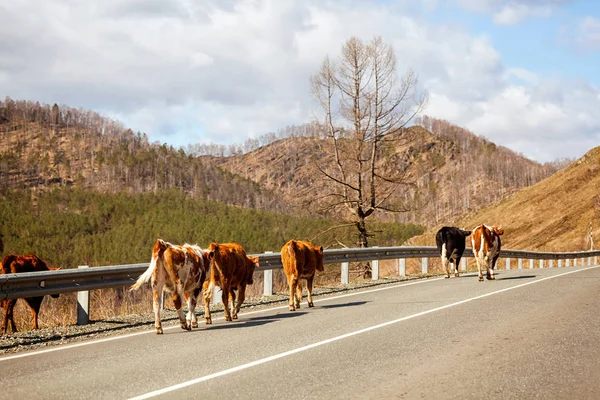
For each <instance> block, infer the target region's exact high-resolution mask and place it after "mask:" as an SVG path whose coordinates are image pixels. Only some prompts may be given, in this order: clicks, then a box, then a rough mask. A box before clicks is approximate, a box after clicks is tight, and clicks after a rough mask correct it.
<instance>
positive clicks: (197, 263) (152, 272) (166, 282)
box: [130, 239, 210, 334]
mask: <svg viewBox="0 0 600 400" xmlns="http://www.w3.org/2000/svg"><path fill="white" fill-rule="evenodd" d="M209 268H210V263H209V261H208V253H207V252H205V251H203V250H202V249H201V248H200V247H198V246H195V245H190V244H187V243H186V244H184V245H183V246H178V245H174V244H171V243H169V242H165V241H164V240H162V239H158V240H157V241H156V243H155V244H154V247H153V248H152V259H151V261H150V266H149V267H148V269H147V270H146V272H144V273H143V274H142V275H140V277H139V278H138V280H137V282H136V283H135V284H134V285H133V286H131V289H130V290H136V289H139V288H140V286H142V285H143V284H144V283H146V282H148V281H149V280H150V279H152V281H151V285H152V291H153V298H154V301H153V306H154V317H155V321H154V325H155V327H156V333H157V334H162V333H163V329H162V325H161V322H160V310H161V309H162V306H163V305H162V301H163V296H162V293H163V290H166V291H167V292H170V293H173V304H174V305H175V308H176V309H177V314H178V315H179V323H180V326H181V328H182V329H185V330H188V331H189V330H191V329H192V328H197V327H198V320H197V319H196V312H195V309H196V304H197V302H198V295H199V294H200V293H201V292H202V286H203V284H204V280H205V279H206V277H207V275H208V273H209ZM182 297H184V298H185V300H186V302H187V306H188V313H187V318H186V317H185V315H184V313H183V310H182V309H181V298H182Z"/></svg>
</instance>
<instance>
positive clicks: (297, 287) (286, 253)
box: [281, 240, 325, 311]
mask: <svg viewBox="0 0 600 400" xmlns="http://www.w3.org/2000/svg"><path fill="white" fill-rule="evenodd" d="M281 262H282V263H283V270H284V271H285V276H286V277H287V282H288V287H289V290H290V299H289V306H290V311H294V310H296V308H300V302H301V301H302V285H301V283H300V279H306V289H307V291H308V306H309V307H313V306H314V304H313V300H312V289H313V279H314V277H315V271H320V272H323V271H324V270H325V269H324V268H323V247H316V246H313V245H312V243H311V242H302V241H299V240H290V241H289V242H287V243H286V244H285V245H284V246H283V247H282V248H281Z"/></svg>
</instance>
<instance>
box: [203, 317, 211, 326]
mask: <svg viewBox="0 0 600 400" xmlns="http://www.w3.org/2000/svg"><path fill="white" fill-rule="evenodd" d="M204 319H205V320H206V325H210V324H212V319H210V318H204Z"/></svg>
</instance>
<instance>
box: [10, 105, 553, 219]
mask: <svg viewBox="0 0 600 400" xmlns="http://www.w3.org/2000/svg"><path fill="white" fill-rule="evenodd" d="M417 122H418V124H417V125H415V126H412V127H410V128H407V129H404V130H403V131H401V132H399V133H397V134H395V135H393V136H392V137H390V138H388V139H390V140H386V141H385V142H384V145H383V147H382V148H381V149H380V151H381V157H380V158H379V161H378V165H377V168H378V170H379V171H381V172H382V173H384V174H385V173H396V172H398V171H402V172H403V173H404V174H405V179H406V182H407V183H409V185H407V186H405V187H403V189H402V190H398V191H397V192H396V193H394V197H393V200H394V201H396V202H398V203H401V204H404V205H408V206H410V207H411V208H412V209H411V211H409V212H405V213H400V214H390V213H387V214H382V213H380V214H375V215H374V217H373V218H374V219H375V220H378V221H381V222H403V223H414V224H420V225H428V226H432V225H436V224H439V223H442V222H445V221H449V220H452V219H454V218H456V217H458V216H459V215H462V214H463V213H465V212H470V211H473V210H477V209H478V208H480V207H482V206H485V205H487V204H489V203H491V202H494V201H498V200H501V199H504V198H507V197H508V196H510V195H512V194H514V193H516V192H517V191H519V190H521V189H522V188H525V187H528V186H530V185H532V184H535V183H537V182H539V181H540V180H542V179H544V178H546V177H548V176H550V175H552V174H553V173H554V172H556V171H557V170H559V169H560V167H561V166H562V165H561V164H560V163H554V164H544V165H541V164H539V163H536V162H534V161H531V160H528V159H527V158H525V157H523V156H521V155H519V154H515V153H514V152H512V151H510V150H509V149H507V148H504V147H502V146H497V145H495V144H494V143H492V142H490V141H488V140H486V139H484V138H481V137H479V136H477V135H475V134H473V133H471V132H469V131H467V130H465V129H463V128H460V127H457V126H455V125H452V124H450V123H448V122H447V121H443V120H437V119H434V118H429V117H423V118H422V119H420V120H419V121H417ZM330 146H331V143H330V142H329V141H328V140H326V139H325V136H324V135H323V132H322V129H321V128H320V127H319V125H318V124H316V123H312V124H305V125H301V126H299V127H287V128H286V129H285V130H284V131H281V132H280V134H279V135H275V134H267V135H265V136H263V137H260V138H258V139H249V140H248V142H247V143H246V144H245V145H244V147H243V151H242V148H241V147H239V146H230V147H231V148H230V149H228V150H227V151H224V149H223V147H222V146H221V147H220V146H205V147H204V148H203V147H202V146H200V145H197V146H190V147H189V148H188V149H187V151H184V150H183V149H175V148H173V147H171V146H168V145H166V144H160V143H149V141H148V138H147V136H146V134H144V133H140V132H133V131H131V130H130V129H127V128H125V127H124V126H123V125H122V124H121V123H119V122H117V121H114V120H111V119H109V118H106V117H103V116H101V115H99V114H97V113H95V112H93V111H89V110H82V109H74V108H71V107H68V106H58V105H56V104H54V105H53V106H50V105H41V104H39V103H37V102H32V101H15V100H12V99H10V98H6V100H5V101H0V149H2V150H0V189H2V188H9V189H16V188H23V189H32V190H33V192H34V193H35V192H36V191H44V190H49V189H52V188H55V187H64V186H73V187H77V188H83V189H93V190H97V191H100V192H110V193H119V192H126V193H144V192H156V191H159V190H168V189H172V188H177V189H180V190H183V191H184V192H185V193H188V194H190V195H191V196H192V197H193V198H199V199H204V200H211V201H217V202H222V203H225V204H229V205H234V206H241V207H250V208H257V209H261V210H268V211H275V212H283V213H288V214H289V213H294V214H300V215H307V216H311V215H312V216H315V215H319V216H324V217H328V218H336V219H339V220H347V219H348V218H347V215H341V214H337V215H336V214H332V213H321V212H318V211H319V205H320V203H319V201H318V200H317V201H315V199H319V197H321V195H322V194H323V193H324V191H326V190H327V189H328V188H329V187H330V186H331V182H330V181H328V180H327V179H325V178H324V177H323V175H322V174H321V173H320V172H319V170H318V168H317V165H319V166H320V167H322V168H328V167H330V166H332V165H333V162H334V159H333V157H332V152H331V148H330Z"/></svg>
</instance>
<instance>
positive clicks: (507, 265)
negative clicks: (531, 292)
mask: <svg viewBox="0 0 600 400" xmlns="http://www.w3.org/2000/svg"><path fill="white" fill-rule="evenodd" d="M506 269H507V270H509V269H510V258H507V259H506Z"/></svg>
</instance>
